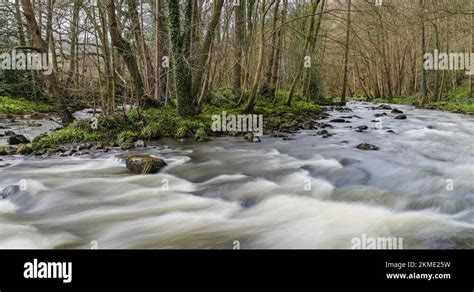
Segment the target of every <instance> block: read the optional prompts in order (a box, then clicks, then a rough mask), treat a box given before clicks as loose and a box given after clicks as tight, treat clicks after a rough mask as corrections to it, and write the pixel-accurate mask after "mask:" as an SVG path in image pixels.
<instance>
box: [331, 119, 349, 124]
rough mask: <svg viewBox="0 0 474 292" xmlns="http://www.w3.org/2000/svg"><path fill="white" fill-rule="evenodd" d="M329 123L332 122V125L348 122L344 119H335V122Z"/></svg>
mask: <svg viewBox="0 0 474 292" xmlns="http://www.w3.org/2000/svg"><path fill="white" fill-rule="evenodd" d="M329 122H331V123H345V122H346V120H344V119H334V120H330V121H329Z"/></svg>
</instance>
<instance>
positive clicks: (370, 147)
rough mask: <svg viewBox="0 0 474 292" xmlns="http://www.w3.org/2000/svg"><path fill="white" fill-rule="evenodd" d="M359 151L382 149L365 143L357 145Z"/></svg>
mask: <svg viewBox="0 0 474 292" xmlns="http://www.w3.org/2000/svg"><path fill="white" fill-rule="evenodd" d="M357 149H360V150H366V151H370V150H371V151H377V150H379V149H380V148H379V147H377V146H375V145H372V144H368V143H363V144H359V145H357Z"/></svg>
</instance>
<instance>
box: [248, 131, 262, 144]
mask: <svg viewBox="0 0 474 292" xmlns="http://www.w3.org/2000/svg"><path fill="white" fill-rule="evenodd" d="M245 140H247V141H248V142H252V143H260V142H261V140H260V137H258V136H255V135H254V133H252V132H250V133H247V134H246V135H245Z"/></svg>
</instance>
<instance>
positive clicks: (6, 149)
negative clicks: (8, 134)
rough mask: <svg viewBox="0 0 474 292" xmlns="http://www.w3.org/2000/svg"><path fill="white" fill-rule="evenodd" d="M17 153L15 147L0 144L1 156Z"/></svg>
mask: <svg viewBox="0 0 474 292" xmlns="http://www.w3.org/2000/svg"><path fill="white" fill-rule="evenodd" d="M14 153H15V149H13V148H11V147H7V146H0V156H5V155H12V154H14Z"/></svg>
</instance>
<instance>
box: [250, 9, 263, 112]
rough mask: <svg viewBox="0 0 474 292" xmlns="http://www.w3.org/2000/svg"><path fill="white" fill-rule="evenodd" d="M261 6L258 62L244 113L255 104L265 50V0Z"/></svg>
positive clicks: (251, 110) (251, 109)
mask: <svg viewBox="0 0 474 292" xmlns="http://www.w3.org/2000/svg"><path fill="white" fill-rule="evenodd" d="M261 5H262V7H261V13H260V15H261V16H260V17H261V19H260V29H259V34H260V41H259V45H260V50H259V53H258V64H257V72H255V78H254V80H253V84H252V91H251V93H250V98H249V100H248V102H247V105H246V107H245V112H246V113H251V112H253V108H254V106H255V99H256V98H257V94H258V88H259V85H260V80H261V78H262V68H263V58H264V54H263V53H264V51H265V14H266V13H265V12H266V0H262V4H261Z"/></svg>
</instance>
